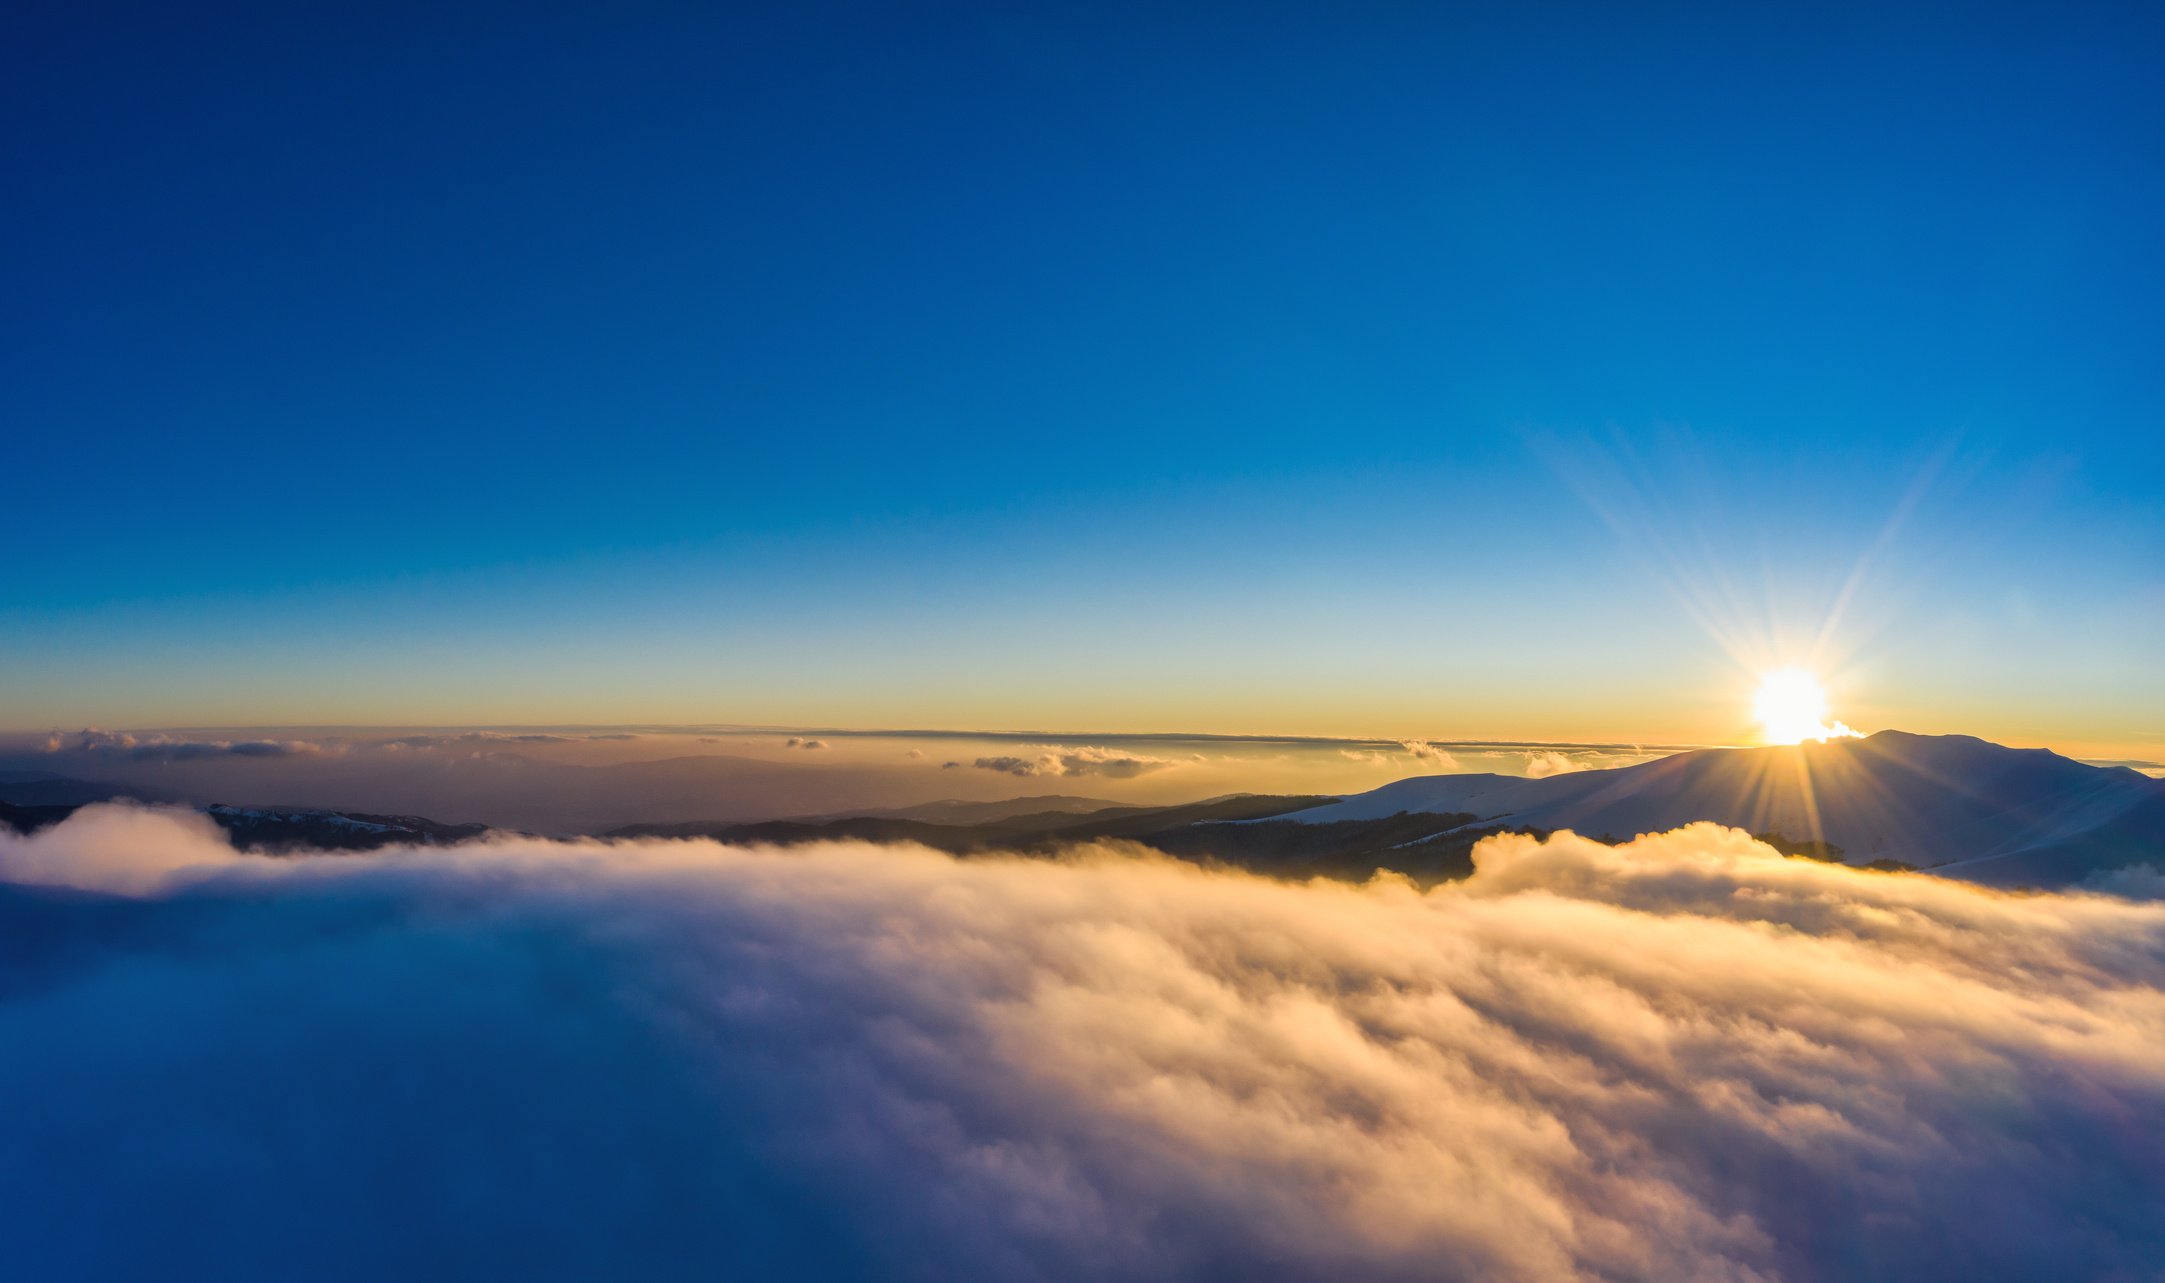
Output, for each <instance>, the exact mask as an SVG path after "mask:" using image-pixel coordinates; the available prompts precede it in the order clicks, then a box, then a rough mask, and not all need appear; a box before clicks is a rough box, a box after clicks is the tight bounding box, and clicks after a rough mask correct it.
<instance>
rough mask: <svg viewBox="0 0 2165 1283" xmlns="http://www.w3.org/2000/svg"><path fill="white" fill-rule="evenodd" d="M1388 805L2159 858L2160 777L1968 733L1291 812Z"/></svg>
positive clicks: (1955, 849) (1962, 868) (2062, 862)
mask: <svg viewBox="0 0 2165 1283" xmlns="http://www.w3.org/2000/svg"><path fill="white" fill-rule="evenodd" d="M1399 811H1440V812H1450V811H1470V812H1473V813H1475V814H1478V815H1481V816H1483V817H1484V818H1489V819H1495V820H1501V821H1506V822H1508V823H1511V824H1523V825H1528V826H1533V827H1539V828H1546V829H1574V830H1577V831H1578V832H1581V833H1586V834H1590V835H1596V836H1601V835H1612V836H1616V837H1631V836H1633V835H1635V834H1638V833H1647V832H1655V831H1659V830H1663V829H1671V828H1675V827H1677V826H1679V825H1682V824H1689V823H1691V822H1693V821H1695V820H1713V821H1716V822H1718V823H1722V824H1730V825H1735V826H1736V827H1738V828H1743V829H1748V830H1750V831H1752V832H1754V833H1768V832H1772V833H1780V834H1782V835H1784V836H1785V837H1788V838H1791V839H1793V840H1796V841H1808V840H1814V839H1817V840H1823V841H1825V842H1828V843H1831V844H1833V845H1835V846H1837V847H1840V848H1841V849H1842V851H1843V853H1844V857H1845V858H1846V859H1848V860H1850V861H1852V862H1859V863H1861V862H1865V861H1869V860H1874V859H1896V860H1901V861H1904V862H1906V863H1910V864H1916V865H1922V866H1946V868H1945V869H1944V870H1943V871H1944V872H1946V873H1948V874H1949V875H1952V876H1957V877H1965V878H1974V879H1975V880H1978V881H1985V882H1992V883H1995V884H2002V885H2014V884H2018V883H2026V884H2033V885H2065V884H2067V883H2071V882H2075V881H2079V880H2081V879H2082V878H2083V877H2085V876H2087V875H2088V874H2090V873H2093V872H2097V871H2099V870H2102V869H2106V868H2113V867H2118V866H2120V865H2123V864H2128V863H2142V862H2145V861H2148V862H2154V863H2157V864H2159V865H2161V866H2165V782H2160V781H2157V780H2153V779H2150V778H2149V777H2147V776H2144V775H2141V774H2139V773H2137V772H2135V771H2131V770H2128V769H2126V768H2124V767H2097V766H2088V765H2085V764H2083V763H2081V762H2076V761H2072V760H2070V759H2068V758H2065V757H2061V756H2060V755H2059V754H2057V753H2053V752H2050V751H2048V750H2045V749H2013V748H2007V747H2004V746H2002V745H1998V744H1992V743H1988V742H1987V741H1984V740H1980V739H1975V738H1972V737H1970V736H1966V735H1911V734H1907V733H1904V732H1901V731H1882V732H1880V733H1879V734H1877V735H1873V736H1871V737H1870V738H1868V739H1861V740H1837V741H1835V742H1832V743H1828V744H1804V745H1798V746H1795V747H1779V748H1753V749H1701V750H1698V751H1695V752H1689V753H1679V754H1677V755H1676V756H1674V757H1667V758H1663V759H1661V760H1659V761H1655V762H1647V763H1644V764H1643V765H1639V766H1629V767H1622V768H1618V769H1615V770H1600V771H1582V772H1578V773H1575V774H1570V775H1560V776H1551V777H1549V778H1547V779H1539V780H1534V779H1519V778H1515V777H1510V776H1497V775H1438V776H1426V777H1422V778H1417V779H1410V780H1400V781H1398V782H1397V783H1395V784H1388V785H1385V786H1384V787H1382V788H1380V789H1376V790H1374V791H1372V792H1369V793H1361V794H1355V795H1353V796H1351V797H1348V798H1346V799H1345V800H1343V801H1341V802H1337V803H1333V804H1331V805H1328V806H1321V807H1317V808H1315V809H1313V810H1309V811H1302V812H1299V813H1298V814H1295V815H1292V816H1288V817H1286V818H1288V819H1291V820H1295V821H1298V822H1301V823H1310V824H1318V823H1329V822H1330V821H1333V820H1350V819H1376V818H1381V817H1384V816H1388V815H1393V814H1396V813H1397V812H1399Z"/></svg>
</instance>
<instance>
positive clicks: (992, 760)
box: [947, 744, 1180, 780]
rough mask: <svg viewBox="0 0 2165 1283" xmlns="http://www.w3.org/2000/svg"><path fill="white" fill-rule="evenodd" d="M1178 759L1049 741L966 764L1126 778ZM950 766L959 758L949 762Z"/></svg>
mask: <svg viewBox="0 0 2165 1283" xmlns="http://www.w3.org/2000/svg"><path fill="white" fill-rule="evenodd" d="M1179 764H1180V763H1179V762H1177V761H1175V760H1173V759H1172V758H1166V757H1154V756H1152V755H1150V754H1148V753H1132V752H1122V751H1120V750H1118V749H1110V748H1099V747H1097V746H1095V745H1090V744H1076V745H1061V744H1049V745H1046V746H1044V747H1043V748H1039V749H1035V750H1032V751H1031V752H1030V754H1029V756H1027V757H1024V756H1018V755H1015V754H1010V753H1003V754H1000V755H998V756H994V757H980V758H976V759H974V760H973V761H972V762H971V763H970V765H971V766H973V767H975V768H977V769H978V770H980V771H999V772H1000V773H1002V774H1004V775H1022V776H1054V777H1058V776H1077V775H1102V776H1104V777H1106V778H1108V779H1116V780H1128V779H1133V778H1135V777H1136V776H1138V775H1147V774H1149V773H1150V772H1152V771H1162V770H1164V769H1165V768H1167V767H1169V766H1178V765H1179ZM947 765H948V766H949V767H950V768H952V767H958V766H961V765H962V763H960V762H949V763H947Z"/></svg>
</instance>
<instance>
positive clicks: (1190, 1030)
mask: <svg viewBox="0 0 2165 1283" xmlns="http://www.w3.org/2000/svg"><path fill="white" fill-rule="evenodd" d="M1475 859H1476V863H1477V866H1478V872H1477V873H1476V874H1475V876H1474V877H1473V878H1472V879H1471V880H1469V881H1467V882H1465V883H1461V884H1457V885H1450V886H1444V887H1440V888H1437V889H1435V890H1432V891H1429V892H1427V893H1425V894H1424V893H1421V892H1418V891H1416V890H1415V889H1414V888H1412V887H1411V886H1409V885H1407V884H1405V883H1404V882H1401V881H1394V880H1390V879H1387V878H1386V879H1379V880H1377V881H1374V882H1371V883H1369V884H1367V885H1363V886H1352V885H1346V884H1333V883H1315V884H1295V883H1290V882H1281V881H1273V880H1269V879H1265V878H1260V877H1255V876H1250V875H1246V874H1240V873H1231V872H1215V871H1208V870H1204V869H1200V868H1197V867H1193V866H1189V865H1184V864H1179V863H1174V862H1170V861H1166V860H1161V859H1155V858H1146V857H1144V856H1141V855H1139V854H1138V853H1136V852H1134V851H1132V850H1113V849H1107V850H1102V851H1097V852H1092V853H1086V854H1084V855H1081V856H1078V857H1077V858H1074V859H1069V860H1064V861H1057V862H1055V861H1031V860H1022V859H1005V858H978V859H969V860H955V859H952V858H949V857H947V856H943V855H938V854H935V853H931V852H928V851H923V850H918V849H913V848H896V847H873V846H866V845H861V844H835V845H827V846H817V847H811V848H797V849H795V850H793V851H789V852H777V851H768V850H745V849H733V848H727V847H722V846H718V845H715V844H712V843H704V842H653V843H640V844H629V843H613V844H612V843H603V842H597V841H580V842H551V841H543V840H539V839H522V840H505V841H498V842H495V843H492V844H487V845H482V846H477V847H472V848H462V849H456V850H448V851H447V850H425V851H415V852H390V853H384V854H379V855H371V856H365V857H353V856H344V857H324V858H320V859H285V860H273V859H269V858H263V857H253V856H238V855H235V854H234V853H233V852H232V851H231V850H230V849H229V848H227V847H226V845H225V843H224V841H223V839H222V838H221V837H220V835H219V833H218V831H217V830H216V829H215V828H214V827H212V826H211V825H209V824H208V823H207V822H206V821H204V820H202V819H201V818H200V817H196V816H193V815H189V814H186V813H181V812H171V811H154V810H142V809H132V808H122V807H96V808H91V809H89V810H86V811H84V812H81V813H79V814H78V815H77V816H76V817H75V818H73V819H71V820H69V821H67V822H66V823H64V824H62V825H59V826H57V827H55V828H53V829H49V830H46V831H45V832H43V833H41V834H39V835H37V836H34V837H29V838H21V837H15V836H12V835H6V836H0V883H4V884H5V885H0V1224H4V1229H5V1233H4V1234H0V1271H4V1273H5V1275H6V1276H7V1277H11V1278H24V1279H31V1278H35V1279H40V1280H68V1279H92V1278H98V1279H121V1278H160V1279H191V1278H202V1279H218V1280H221V1281H237V1280H257V1279H261V1280H271V1279H294V1278H309V1279H348V1278H351V1279H382V1278H393V1277H396V1278H404V1279H453V1278H461V1279H463V1278H480V1277H485V1278H522V1279H567V1280H568V1279H604V1278H607V1279H640V1280H648V1279H657V1280H658V1279H677V1278H685V1279H691V1278H699V1279H714V1278H790V1279H820V1278H834V1279H842V1278H882V1279H888V1278H895V1279H927V1280H931V1279H940V1280H947V1279H1042V1280H1069V1279H1076V1280H1081V1279H1105V1280H1112V1279H1153V1278H1195V1279H1331V1280H1343V1279H1481V1280H1518V1279H1524V1280H1556V1279H1573V1278H1588V1279H1646V1280H1665V1281H1666V1280H1691V1279H1768V1278H1789V1279H1831V1278H1843V1279H1851V1278H1889V1279H1893V1278H1905V1279H1906V1278H1946V1279H1987V1278H2022V1279H2042V1278H2108V1277H2121V1278H2151V1277H2156V1275H2157V1271H2158V1269H2159V1265H2160V1263H2161V1262H2165V1212H2161V1211H2160V1207H2161V1206H2165V1201H2161V1200H2165V1148H2161V1147H2160V1146H2159V1145H2158V1144H2157V1138H2158V1137H2159V1136H2160V1135H2165V904H2160V903H2155V902H2151V903H2145V902H2139V901H2134V900H2125V899H2116V898H2112V897H2107V896H2101V895H2031V896H2013V895H2006V894H2001V893H1996V892H1990V891H1983V890H1978V889H1975V888H1971V887H1967V886H1961V885H1956V884H1952V883H1948V882H1942V881H1938V880H1934V879H1931V878H1927V877H1923V876H1899V875H1879V874H1867V873H1859V872H1854V871H1851V870H1847V869H1843V868H1838V867H1830V866H1826V865H1822V864H1818V863H1814V862H1811V861H1805V860H1784V859H1782V858H1780V857H1778V856H1776V855H1775V854H1774V853H1772V852H1771V851H1769V850H1768V849H1767V848H1765V847H1763V846H1759V845H1757V844H1755V843H1753V842H1751V841H1750V840H1749V839H1748V838H1746V837H1744V836H1743V835H1742V834H1739V833H1736V832H1733V831H1730V830H1724V829H1719V828H1715V827H1713V826H1707V825H1700V826H1694V827H1691V828H1688V829H1683V830H1679V831H1677V832H1675V833H1671V834H1665V835H1659V836H1653V837H1647V838H1642V839H1640V840H1639V841H1637V842H1634V843H1632V844H1630V845H1628V846H1623V847H1616V848H1610V847H1604V846H1600V845H1598V844H1595V843H1591V842H1586V841H1582V840H1580V839H1578V838H1575V837H1573V836H1570V835H1568V834H1562V835H1558V836H1556V837H1554V838H1552V839H1549V840H1547V841H1540V840H1536V839H1533V838H1527V837H1504V838H1496V839H1491V840H1490V841H1488V842H1486V843H1484V844H1483V845H1482V846H1481V847H1480V848H1479V849H1478V850H1477V851H1476V854H1475Z"/></svg>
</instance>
